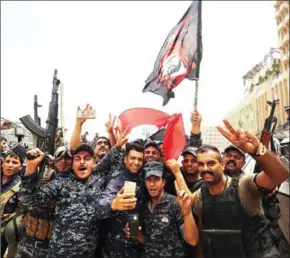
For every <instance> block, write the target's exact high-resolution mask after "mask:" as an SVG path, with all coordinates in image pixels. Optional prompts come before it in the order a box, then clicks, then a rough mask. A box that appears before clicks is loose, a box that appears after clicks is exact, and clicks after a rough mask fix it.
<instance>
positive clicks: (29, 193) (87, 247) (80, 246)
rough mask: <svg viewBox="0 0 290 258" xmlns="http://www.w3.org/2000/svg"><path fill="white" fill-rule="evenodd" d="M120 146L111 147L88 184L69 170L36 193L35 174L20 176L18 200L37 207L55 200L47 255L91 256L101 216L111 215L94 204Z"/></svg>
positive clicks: (89, 257) (75, 257) (96, 239)
mask: <svg viewBox="0 0 290 258" xmlns="http://www.w3.org/2000/svg"><path fill="white" fill-rule="evenodd" d="M119 154H120V149H119V148H115V147H114V148H112V149H111V150H110V152H109V153H108V154H107V155H106V156H105V157H104V158H103V159H102V161H101V162H99V163H98V165H97V166H96V168H95V169H94V173H93V175H92V178H91V179H90V180H89V182H88V183H87V184H83V183H82V182H80V181H79V180H78V179H77V178H76V177H75V175H74V173H73V171H72V170H71V171H70V173H69V175H68V176H63V175H62V174H59V175H57V176H56V177H55V178H54V179H53V180H52V181H50V182H49V183H48V184H46V185H43V186H42V187H41V189H40V191H39V192H38V193H36V186H35V184H36V180H37V174H36V173H34V174H32V175H29V176H23V177H22V186H23V188H22V190H21V201H22V204H23V205H25V206H27V207H32V208H36V207H39V206H40V205H43V204H48V203H50V202H51V201H52V200H54V201H55V226H54V229H53V232H52V238H51V240H50V243H49V251H48V257H51V258H52V257H53V258H54V257H55V258H57V257H67V258H80V257H82V258H92V257H94V256H95V255H94V252H95V249H96V246H97V243H98V238H99V224H100V219H102V218H106V217H108V216H110V215H112V214H111V212H110V211H109V213H105V212H107V211H104V210H97V209H96V208H95V206H94V204H95V202H96V200H98V197H99V195H100V193H101V186H102V184H103V182H104V180H103V177H104V176H106V175H107V174H108V171H109V169H110V165H112V164H114V163H115V162H116V161H119V159H117V157H118V155H119Z"/></svg>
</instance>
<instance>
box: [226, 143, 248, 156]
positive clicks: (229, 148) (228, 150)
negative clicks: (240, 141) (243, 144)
mask: <svg viewBox="0 0 290 258" xmlns="http://www.w3.org/2000/svg"><path fill="white" fill-rule="evenodd" d="M230 151H236V152H238V153H240V154H241V156H242V157H243V158H244V159H245V158H246V156H245V153H244V152H243V151H242V150H240V149H239V148H237V147H236V146H234V145H230V146H228V147H227V148H225V150H224V154H225V153H227V152H230Z"/></svg>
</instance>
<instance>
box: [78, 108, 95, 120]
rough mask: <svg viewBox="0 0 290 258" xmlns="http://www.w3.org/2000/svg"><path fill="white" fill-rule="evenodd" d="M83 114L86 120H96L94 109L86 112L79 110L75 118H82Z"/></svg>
mask: <svg viewBox="0 0 290 258" xmlns="http://www.w3.org/2000/svg"><path fill="white" fill-rule="evenodd" d="M83 112H84V114H85V117H86V119H95V118H96V110H95V109H90V110H86V111H83V110H81V109H79V110H78V114H77V117H78V118H82V117H83Z"/></svg>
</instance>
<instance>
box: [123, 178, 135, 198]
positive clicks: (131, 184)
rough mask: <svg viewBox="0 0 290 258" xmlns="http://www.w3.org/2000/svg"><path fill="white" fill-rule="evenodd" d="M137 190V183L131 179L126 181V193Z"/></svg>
mask: <svg viewBox="0 0 290 258" xmlns="http://www.w3.org/2000/svg"><path fill="white" fill-rule="evenodd" d="M135 192H136V183H135V182H131V181H125V185H124V193H125V194H134V195H135Z"/></svg>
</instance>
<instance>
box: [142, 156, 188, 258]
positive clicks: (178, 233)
mask: <svg viewBox="0 0 290 258" xmlns="http://www.w3.org/2000/svg"><path fill="white" fill-rule="evenodd" d="M143 171H144V178H145V180H146V179H148V178H150V177H151V176H154V177H159V178H161V177H163V178H164V168H163V164H162V163H160V162H154V161H153V162H148V163H146V164H145V166H144V168H143ZM142 214H143V225H142V228H143V234H144V252H143V253H142V257H146V258H149V257H152V258H153V257H154V258H155V257H184V256H185V253H184V246H183V244H184V242H185V241H184V239H183V216H182V213H181V211H180V208H179V206H178V204H177V200H176V197H175V196H173V195H170V194H167V193H165V192H163V195H162V196H161V198H160V200H159V202H158V203H157V204H156V205H155V207H154V210H152V203H151V200H149V201H148V202H147V203H146V205H145V206H144V210H143V213H142Z"/></svg>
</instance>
